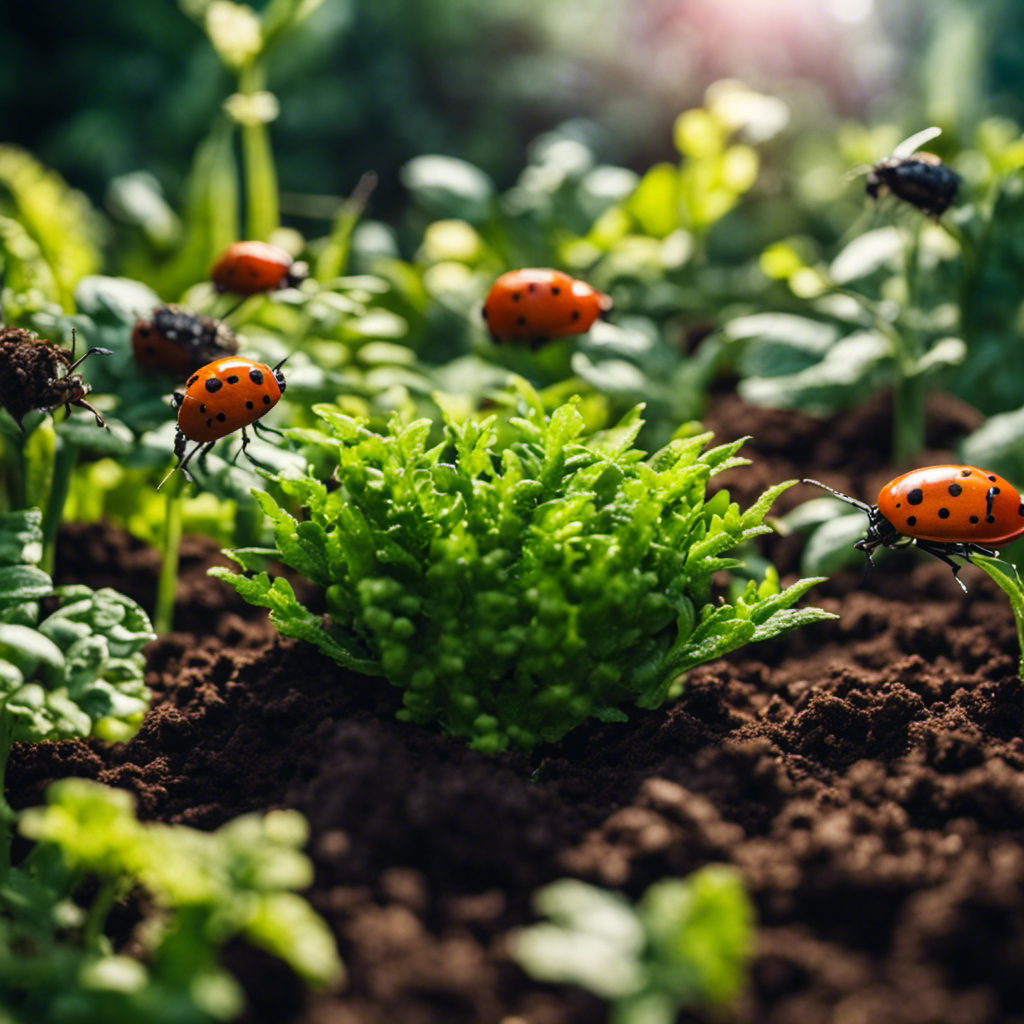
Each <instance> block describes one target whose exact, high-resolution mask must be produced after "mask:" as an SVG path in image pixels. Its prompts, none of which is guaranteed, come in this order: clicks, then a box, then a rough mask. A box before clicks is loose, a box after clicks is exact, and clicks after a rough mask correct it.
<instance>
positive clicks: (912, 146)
mask: <svg viewBox="0 0 1024 1024" xmlns="http://www.w3.org/2000/svg"><path fill="white" fill-rule="evenodd" d="M941 134H942V129H941V128H925V129H924V130H923V131H920V132H917V133H916V134H915V135H911V136H910V138H909V139H904V141H903V142H901V143H900V144H899V145H898V146H897V147H896V148H895V149H894V150H893V153H892V156H889V157H886V158H885V159H884V160H879V162H878V163H877V164H875V165H874V167H872V168H871V169H870V170H869V171H868V172H867V173H868V180H867V193H868V195H869V196H871V198H872V199H878V197H879V196H880V195H882V194H884V193H886V192H891V193H892V194H893V195H894V196H896V198H897V199H902V200H903V201H904V202H905V203H909V204H910V205H911V206H916V207H917V208H918V209H919V210H921V211H922V212H923V213H927V214H930V215H931V216H932V217H934V218H935V219H936V220H938V218H939V217H941V216H942V214H943V213H945V212H946V210H947V209H949V206H950V204H951V203H952V202H953V200H954V199H955V198H956V193H957V190H958V189H959V187H960V180H961V179H960V175H959V174H957V173H956V171H954V170H953V168H952V167H949V166H948V165H947V164H944V163H943V162H942V161H941V160H940V159H939V158H938V157H937V156H936V155H935V154H934V153H918V152H915V150H916V149H917V147H918V146H921V145H924V143H926V142H927V141H928V140H929V139H934V138H935V137H936V136H937V135H941Z"/></svg>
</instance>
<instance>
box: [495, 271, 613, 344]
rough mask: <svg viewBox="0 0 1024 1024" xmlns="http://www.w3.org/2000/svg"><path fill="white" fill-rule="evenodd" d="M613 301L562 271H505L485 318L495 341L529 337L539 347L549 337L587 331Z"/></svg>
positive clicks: (496, 283) (526, 338) (560, 336)
mask: <svg viewBox="0 0 1024 1024" xmlns="http://www.w3.org/2000/svg"><path fill="white" fill-rule="evenodd" d="M611 308H612V300H611V299H610V298H609V297H608V296H607V295H604V294H602V293H601V292H599V291H597V290H595V289H594V288H591V286H590V285H589V284H587V283H586V282H585V281H577V280H575V279H574V278H571V277H570V276H569V275H568V274H563V273H562V271H560V270H546V269H541V268H535V267H530V268H526V269H524V270H511V271H509V272H508V273H507V274H502V275H501V277H499V278H498V280H497V281H495V282H494V284H493V285H492V286H491V290H490V292H489V293H488V295H487V299H486V301H485V302H484V308H483V318H484V320H486V321H487V329H488V330H489V331H490V332H491V337H492V338H493V339H494V341H495V342H496V343H498V344H500V343H501V342H502V341H505V340H508V341H528V342H529V343H530V347H531V348H532V349H536V348H537V347H538V346H539V345H542V344H543V343H544V342H545V341H547V340H549V339H550V338H562V337H565V336H566V335H570V334H585V333H586V332H587V331H589V330H590V328H591V327H592V326H593V323H594V321H595V320H596V319H597V318H598V317H603V316H605V315H607V313H608V312H609V310H610V309H611Z"/></svg>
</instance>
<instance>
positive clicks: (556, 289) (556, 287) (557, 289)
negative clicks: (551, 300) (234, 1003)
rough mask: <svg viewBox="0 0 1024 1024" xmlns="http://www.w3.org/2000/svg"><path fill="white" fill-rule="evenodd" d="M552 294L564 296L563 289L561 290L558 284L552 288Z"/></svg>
mask: <svg viewBox="0 0 1024 1024" xmlns="http://www.w3.org/2000/svg"><path fill="white" fill-rule="evenodd" d="M551 294H552V295H561V294H562V289H561V288H559V287H558V285H557V284H553V285H552V286H551Z"/></svg>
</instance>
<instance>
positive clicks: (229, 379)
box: [225, 374, 238, 384]
mask: <svg viewBox="0 0 1024 1024" xmlns="http://www.w3.org/2000/svg"><path fill="white" fill-rule="evenodd" d="M225 380H227V382H228V383H229V384H237V383H238V378H237V377H236V376H235V375H234V374H231V376H230V377H226V378H225Z"/></svg>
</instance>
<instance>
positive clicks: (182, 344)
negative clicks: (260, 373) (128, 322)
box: [132, 306, 238, 377]
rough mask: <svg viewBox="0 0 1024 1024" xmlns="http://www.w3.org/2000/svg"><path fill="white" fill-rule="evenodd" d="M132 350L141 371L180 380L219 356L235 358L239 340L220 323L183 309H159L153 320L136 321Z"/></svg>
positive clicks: (169, 307) (165, 307)
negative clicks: (164, 374)
mask: <svg viewBox="0 0 1024 1024" xmlns="http://www.w3.org/2000/svg"><path fill="white" fill-rule="evenodd" d="M132 351H133V352H134V353H135V362H136V363H137V364H138V365H139V367H140V368H141V369H143V370H162V371H164V372H165V373H173V374H175V375H176V376H179V377H180V376H184V375H185V374H188V373H192V372H193V371H194V370H197V369H198V368H199V367H200V366H204V365H205V364H206V363H209V362H211V361H212V360H214V359H216V358H217V357H219V356H231V355H234V354H235V353H236V352H237V351H238V339H237V338H236V337H235V332H234V331H232V330H231V328H230V327H228V326H227V324H225V323H224V322H223V321H221V320H214V319H213V318H211V317H208V316H203V315H202V314H201V313H193V312H192V311H191V310H189V309H183V308H182V307H181V306H159V307H157V308H156V309H154V310H153V312H152V314H151V316H150V319H148V320H145V319H139V320H136V321H135V327H134V328H133V329H132Z"/></svg>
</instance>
